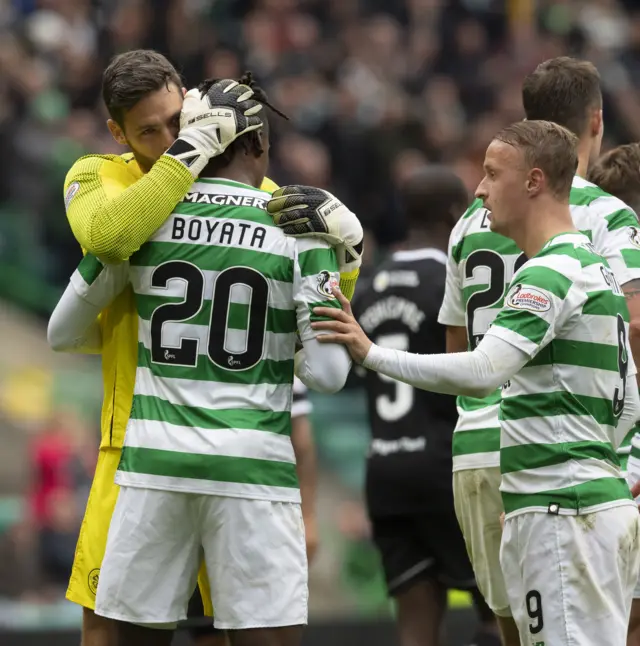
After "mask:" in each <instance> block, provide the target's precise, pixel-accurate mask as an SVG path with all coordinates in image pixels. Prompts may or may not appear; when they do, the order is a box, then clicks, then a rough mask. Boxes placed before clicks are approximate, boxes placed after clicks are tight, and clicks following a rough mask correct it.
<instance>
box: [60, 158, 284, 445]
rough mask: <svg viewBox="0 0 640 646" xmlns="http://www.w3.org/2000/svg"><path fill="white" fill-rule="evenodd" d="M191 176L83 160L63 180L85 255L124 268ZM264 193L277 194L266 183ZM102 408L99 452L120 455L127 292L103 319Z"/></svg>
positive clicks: (128, 360) (159, 165) (127, 395)
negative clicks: (116, 451) (105, 450)
mask: <svg viewBox="0 0 640 646" xmlns="http://www.w3.org/2000/svg"><path fill="white" fill-rule="evenodd" d="M192 183H193V177H192V176H191V173H190V172H189V171H188V170H187V169H186V168H185V167H184V166H183V165H182V164H181V163H180V162H178V161H176V160H174V159H172V158H170V157H167V156H164V157H161V158H160V160H159V161H158V162H156V164H154V166H153V168H152V169H151V170H150V171H149V172H148V173H147V174H146V175H145V174H143V172H142V171H141V170H140V167H139V166H138V164H137V163H136V161H135V159H134V157H133V155H132V154H131V153H127V154H125V155H89V156H87V157H81V158H80V159H79V160H78V161H77V162H76V163H75V164H74V165H73V166H72V167H71V170H70V171H69V173H68V174H67V177H66V179H65V184H64V191H65V205H66V208H67V218H68V219H69V224H70V226H71V229H72V231H73V233H74V235H75V237H76V239H77V240H78V242H79V243H80V244H81V246H82V248H83V251H84V252H87V251H88V252H91V253H93V254H95V255H96V256H98V257H100V258H103V259H104V260H105V261H109V262H118V261H122V260H125V259H127V258H128V257H129V256H130V255H131V254H133V253H135V252H136V251H137V250H138V249H139V248H140V246H141V245H142V244H143V243H144V242H145V241H146V240H147V239H148V238H149V237H150V236H151V234H152V233H153V232H154V231H155V230H156V229H157V228H158V227H159V226H160V225H161V224H162V223H163V222H164V221H165V220H166V218H167V217H168V216H169V215H170V213H171V212H172V211H173V208H174V206H175V205H176V204H177V203H178V202H179V201H180V200H181V199H182V197H183V196H184V195H185V193H186V192H187V190H188V189H189V187H190V186H191V184H192ZM261 188H262V190H264V191H268V192H270V193H272V192H273V191H275V190H276V189H277V188H278V187H277V185H276V184H274V183H273V182H272V181H271V180H269V179H266V178H265V180H264V182H263V184H262V187H261ZM101 328H102V379H103V384H104V400H103V404H102V417H101V421H100V428H101V434H102V437H101V442H100V448H104V447H113V448H121V447H122V443H123V441H124V434H125V429H126V427H127V422H128V420H129V414H130V412H131V403H132V401H133V387H134V382H135V376H136V365H137V352H138V319H137V316H136V309H135V302H134V299H133V292H132V290H131V288H130V287H127V288H126V289H125V290H124V291H123V292H122V293H121V294H120V296H118V297H117V298H116V299H115V300H114V301H113V303H111V305H110V306H109V307H108V308H107V309H106V310H105V311H104V312H102V315H101Z"/></svg>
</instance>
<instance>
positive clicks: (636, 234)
mask: <svg viewBox="0 0 640 646" xmlns="http://www.w3.org/2000/svg"><path fill="white" fill-rule="evenodd" d="M570 207H571V215H572V217H573V221H574V224H575V226H576V228H577V229H579V230H580V231H581V232H582V233H583V234H585V235H586V236H587V237H588V238H589V239H590V240H591V242H592V243H593V245H594V247H595V248H596V250H597V252H598V253H599V254H600V255H602V256H603V257H604V258H605V259H606V260H607V262H608V263H609V266H610V268H611V269H612V270H613V272H614V274H615V275H616V278H617V281H618V284H620V285H622V284H624V283H627V282H628V281H630V280H634V279H636V278H640V228H639V225H638V219H637V217H636V214H635V213H634V212H633V210H631V209H630V208H629V207H628V206H627V205H626V204H625V203H624V202H622V201H621V200H619V199H617V198H615V197H613V196H611V195H609V194H608V193H605V192H604V191H602V190H601V189H600V188H598V187H597V186H596V185H595V184H591V183H590V182H587V181H586V180H584V179H582V178H580V177H574V179H573V186H572V189H571V195H570ZM525 262H526V257H525V256H524V254H523V253H522V252H521V251H520V249H518V247H517V246H516V245H515V243H514V242H513V241H512V240H510V239H509V238H505V237H504V236H501V235H499V234H497V233H493V232H491V230H490V228H489V212H488V211H487V210H486V209H485V208H483V206H482V201H481V200H475V201H474V202H473V204H472V205H471V206H470V207H469V209H468V210H467V211H466V213H465V214H464V215H463V216H462V218H461V219H460V220H459V221H458V223H457V224H456V226H455V227H454V229H453V231H452V233H451V238H450V244H449V257H448V262H447V283H446V289H445V296H444V300H443V303H442V307H441V309H440V314H439V316H438V320H439V322H440V323H442V324H443V325H451V326H460V327H466V329H467V336H468V338H469V349H470V350H473V349H474V348H475V347H476V346H477V344H478V343H479V342H480V340H481V339H482V337H483V335H484V334H485V333H486V332H487V330H488V329H489V327H490V325H491V324H492V323H493V320H494V319H495V317H496V316H497V314H498V312H499V311H500V309H501V308H502V306H503V303H504V296H505V293H506V290H507V287H508V286H509V284H510V282H511V279H512V277H513V275H514V273H515V270H517V269H519V268H520V267H522V265H523V264H524V263H525ZM499 404H500V391H499V390H497V391H496V392H495V393H493V394H492V395H490V396H489V397H485V398H482V399H477V398H473V397H459V398H458V415H459V417H458V423H457V425H456V429H455V431H456V432H455V433H454V436H453V470H454V471H460V470H463V469H481V468H488V467H497V466H498V465H499V464H500V456H499V451H500V425H499V422H498V409H499ZM632 435H633V433H630V435H629V436H627V438H626V439H625V441H624V442H623V443H622V445H621V446H620V449H619V452H620V454H621V455H620V459H621V460H622V461H623V466H624V465H625V464H626V459H627V455H628V452H629V450H630V448H629V447H630V439H631V436H632Z"/></svg>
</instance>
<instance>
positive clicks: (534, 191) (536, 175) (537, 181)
mask: <svg viewBox="0 0 640 646" xmlns="http://www.w3.org/2000/svg"><path fill="white" fill-rule="evenodd" d="M544 183H545V177H544V173H543V172H542V171H541V170H540V169H539V168H532V169H531V170H530V171H529V173H528V175H527V184H526V186H527V193H528V194H529V196H530V197H535V196H536V195H538V193H540V191H541V190H542V188H543V187H544Z"/></svg>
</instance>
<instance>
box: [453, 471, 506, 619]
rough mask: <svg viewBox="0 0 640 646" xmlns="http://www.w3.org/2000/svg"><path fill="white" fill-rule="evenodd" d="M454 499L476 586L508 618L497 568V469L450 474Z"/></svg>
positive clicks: (499, 530) (499, 531) (499, 503)
mask: <svg viewBox="0 0 640 646" xmlns="http://www.w3.org/2000/svg"><path fill="white" fill-rule="evenodd" d="M453 500H454V504H455V509H456V516H457V517H458V523H459V524H460V529H461V530H462V535H463V536H464V541H465V544H466V546H467V552H468V554H469V560H470V561H471V565H472V566H473V572H474V574H475V577H476V584H477V586H478V589H479V590H480V592H481V593H482V596H483V597H484V598H485V601H486V602H487V605H488V606H489V608H491V610H493V612H494V613H495V614H496V615H498V616H499V617H510V616H511V610H510V609H509V598H508V596H507V588H506V585H505V582H504V576H503V575H502V570H501V569H500V541H501V540H502V528H501V526H500V514H502V512H503V511H504V507H503V506H502V496H501V494H500V468H499V467H489V468H486V469H465V470H463V471H455V472H454V474H453Z"/></svg>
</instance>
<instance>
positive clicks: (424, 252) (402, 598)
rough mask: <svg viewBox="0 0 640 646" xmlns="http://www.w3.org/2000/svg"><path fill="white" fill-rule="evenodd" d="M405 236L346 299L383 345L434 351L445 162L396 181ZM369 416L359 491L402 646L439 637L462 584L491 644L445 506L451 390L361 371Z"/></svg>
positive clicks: (489, 620)
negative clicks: (451, 592) (452, 591)
mask: <svg viewBox="0 0 640 646" xmlns="http://www.w3.org/2000/svg"><path fill="white" fill-rule="evenodd" d="M401 201H402V206H403V208H404V213H405V216H406V222H407V228H408V237H407V241H406V243H405V244H404V245H403V248H402V250H400V251H396V252H395V253H394V254H393V255H392V256H391V258H390V259H389V260H387V261H386V262H385V263H384V264H382V265H381V266H380V267H379V269H378V271H377V273H376V274H375V275H374V277H373V279H372V281H370V282H369V284H368V285H367V286H366V287H365V289H364V290H363V291H362V292H359V293H356V297H355V299H354V303H353V309H354V312H355V315H356V318H357V319H358V321H359V322H360V325H361V326H362V327H363V329H364V331H365V332H366V333H367V335H368V336H369V337H370V338H371V339H372V341H373V342H374V343H377V344H378V345H381V346H382V347H389V348H395V349H398V350H408V351H409V352H415V353H419V354H434V353H443V352H445V351H446V349H445V328H444V326H442V325H440V324H439V323H438V322H437V318H438V311H439V309H440V304H441V303H442V298H443V295H444V285H445V264H446V261H447V253H446V249H447V243H448V239H449V234H450V232H451V229H452V228H453V225H454V224H455V220H456V218H457V217H458V216H459V215H460V214H461V213H463V212H464V210H465V208H466V205H467V202H468V196H467V192H466V189H465V187H464V185H463V183H462V181H461V180H460V179H459V178H458V177H457V176H456V175H455V174H454V173H453V172H451V171H450V170H448V169H446V168H444V167H441V166H429V167H426V168H425V169H423V170H422V171H420V172H419V173H417V174H416V175H415V176H413V177H412V178H411V179H410V180H409V181H408V182H407V183H406V184H405V186H404V187H403V189H402V193H401ZM365 379H366V389H367V395H368V403H369V417H370V423H371V434H372V439H371V447H370V452H369V456H368V460H367V478H366V501H367V507H368V511H369V516H370V519H371V524H372V531H373V540H374V542H375V544H376V546H377V548H378V550H379V551H380V554H381V557H382V563H383V567H384V571H385V576H386V580H387V587H388V591H389V595H390V596H392V597H394V599H395V601H396V603H397V609H398V623H399V629H400V637H401V644H402V646H436V645H438V644H440V634H441V624H442V620H443V617H444V611H445V609H446V602H447V589H448V588H456V589H462V590H470V591H471V592H472V593H473V595H474V599H475V600H476V606H477V608H478V611H479V614H480V618H481V621H482V625H481V626H480V627H479V629H478V632H477V635H476V637H475V639H474V644H476V645H478V646H484V645H487V646H488V645H491V646H493V645H496V646H497V645H498V644H499V640H498V638H497V627H496V626H495V622H494V619H493V615H492V613H491V611H490V610H489V609H488V607H487V606H486V605H485V604H484V600H483V599H482V597H481V596H480V593H479V592H478V591H477V589H476V587H475V581H474V578H473V570H472V568H471V564H470V562H469V559H468V557H467V552H466V549H465V544H464V541H463V538H462V534H461V532H460V529H459V527H458V521H457V520H456V516H455V512H454V507H453V491H452V479H451V471H452V464H451V438H452V434H453V429H454V427H455V424H456V406H455V398H454V397H451V396H447V395H439V394H434V393H430V392H428V391H426V390H417V389H414V388H412V387H411V386H409V385H407V384H404V383H401V382H398V381H394V380H392V379H389V378H387V377H385V376H383V375H380V374H378V373H375V372H367V373H366V377H365Z"/></svg>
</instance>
